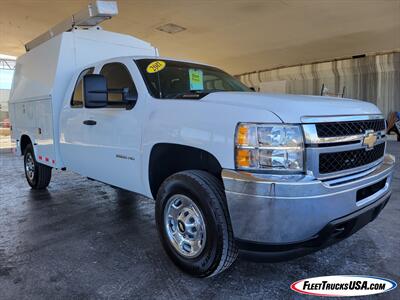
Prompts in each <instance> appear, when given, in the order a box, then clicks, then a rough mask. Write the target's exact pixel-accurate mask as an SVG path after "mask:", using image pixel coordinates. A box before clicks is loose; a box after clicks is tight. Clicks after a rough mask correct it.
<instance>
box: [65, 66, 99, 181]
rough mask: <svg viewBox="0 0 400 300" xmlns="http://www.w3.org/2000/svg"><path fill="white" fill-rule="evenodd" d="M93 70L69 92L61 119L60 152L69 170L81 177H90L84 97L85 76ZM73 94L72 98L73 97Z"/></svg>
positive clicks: (80, 76)
mask: <svg viewBox="0 0 400 300" xmlns="http://www.w3.org/2000/svg"><path fill="white" fill-rule="evenodd" d="M93 72H94V67H93V68H87V69H85V70H83V71H82V72H81V73H80V74H79V76H78V78H77V80H76V82H75V85H74V89H73V91H72V93H71V92H69V93H68V92H67V97H68V98H69V99H66V100H65V101H64V106H63V108H62V111H61V117H60V152H61V157H62V160H63V163H64V165H65V166H66V167H67V169H70V170H71V171H74V172H77V173H79V174H81V175H84V176H87V175H88V167H89V165H88V157H87V156H88V154H89V152H90V151H89V149H88V144H87V140H88V138H89V136H88V132H87V128H86V125H85V124H84V122H85V121H86V119H87V118H86V109H85V107H84V97H83V76H85V75H87V74H92V73H93ZM71 94H72V96H71Z"/></svg>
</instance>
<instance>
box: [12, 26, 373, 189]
mask: <svg viewBox="0 0 400 300" xmlns="http://www.w3.org/2000/svg"><path fill="white" fill-rule="evenodd" d="M156 55H157V50H156V49H155V48H153V47H152V46H151V45H150V44H148V43H146V42H143V41H140V40H138V39H136V38H133V37H129V36H125V35H121V34H116V33H110V32H106V31H101V30H87V31H82V30H74V31H72V32H66V33H63V34H61V35H59V36H57V37H55V38H53V39H51V40H49V41H47V42H46V43H44V44H42V45H40V46H38V47H37V48H34V49H33V50H32V51H30V52H28V53H27V54H25V55H23V56H22V57H20V58H19V59H18V61H17V67H16V72H15V77H14V82H13V87H12V91H11V97H10V113H11V122H12V127H13V131H12V137H13V139H16V140H19V139H20V138H21V136H22V135H23V134H26V135H28V136H29V137H30V139H31V140H32V141H33V142H34V143H35V146H34V149H35V155H36V159H37V160H38V161H40V162H41V163H44V164H48V165H50V166H53V167H56V168H63V167H66V168H67V169H69V170H71V171H74V172H77V173H79V174H81V175H83V176H88V177H91V178H94V179H97V180H100V181H103V182H106V183H109V184H112V185H115V186H118V187H122V188H125V189H128V190H131V191H135V192H138V193H141V194H144V195H146V196H148V197H152V195H151V191H150V186H149V178H148V169H149V166H148V164H149V157H150V153H151V150H152V148H153V146H154V145H156V144H158V143H174V144H181V145H187V146H192V147H196V148H199V149H203V150H205V151H207V152H209V153H211V154H212V155H214V156H215V158H216V159H217V160H218V161H219V163H220V165H221V166H222V168H225V169H234V133H235V128H236V125H237V123H239V122H258V123H282V122H285V123H301V117H304V116H332V115H359V114H379V113H380V111H379V109H378V108H377V107H376V106H375V105H372V104H370V103H366V102H362V101H355V100H349V99H337V98H328V97H311V96H292V95H268V94H259V93H243V92H240V93H239V92H237V93H235V92H218V93H212V94H209V95H208V96H206V97H204V98H202V99H201V100H163V99H154V98H153V97H151V96H150V94H149V93H148V91H147V88H146V86H145V83H144V81H143V79H142V77H141V75H140V73H139V70H138V68H137V67H136V64H135V63H134V59H135V58H138V57H142V56H146V57H154V58H156ZM157 59H159V57H157ZM107 62H121V63H123V64H125V65H126V67H127V68H128V70H129V72H130V73H131V75H132V79H133V81H134V83H135V85H136V88H137V90H138V101H137V103H136V105H135V107H134V108H133V109H132V110H125V109H124V108H96V109H87V108H71V107H70V99H71V95H72V92H73V89H74V85H75V82H76V80H77V77H78V75H79V73H80V72H81V71H82V70H83V69H85V68H87V67H92V66H93V67H95V72H94V73H98V72H99V71H100V69H101V67H102V65H103V64H104V63H107ZM88 119H94V120H96V121H97V125H96V126H85V125H83V123H82V122H83V120H88ZM38 128H41V129H42V133H41V134H38ZM117 154H119V155H126V156H129V157H132V158H133V160H125V159H124V160H122V159H119V158H117V157H116V155H117ZM172 155H173V154H172ZM39 156H41V157H42V159H39ZM46 157H48V158H49V161H45V160H43V158H46ZM53 159H54V163H53Z"/></svg>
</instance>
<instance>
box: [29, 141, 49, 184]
mask: <svg viewBox="0 0 400 300" xmlns="http://www.w3.org/2000/svg"><path fill="white" fill-rule="evenodd" d="M24 167H25V177H26V180H27V181H28V183H29V185H30V186H31V187H32V188H33V189H35V190H41V189H45V188H46V187H47V186H48V185H49V183H50V179H51V167H49V166H46V165H43V164H40V163H38V162H37V161H36V159H35V154H34V152H33V147H32V144H29V145H27V146H26V149H25V152H24Z"/></svg>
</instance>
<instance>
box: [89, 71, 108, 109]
mask: <svg viewBox="0 0 400 300" xmlns="http://www.w3.org/2000/svg"><path fill="white" fill-rule="evenodd" d="M83 94H84V98H85V107H86V108H100V107H105V106H107V101H108V91H107V80H106V78H105V77H104V76H103V75H98V74H90V75H85V76H84V77H83Z"/></svg>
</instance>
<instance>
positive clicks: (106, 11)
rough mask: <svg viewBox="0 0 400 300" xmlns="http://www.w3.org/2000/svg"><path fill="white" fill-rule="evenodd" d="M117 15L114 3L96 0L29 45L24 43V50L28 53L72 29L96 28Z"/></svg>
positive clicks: (115, 3)
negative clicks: (80, 27)
mask: <svg viewBox="0 0 400 300" xmlns="http://www.w3.org/2000/svg"><path fill="white" fill-rule="evenodd" d="M117 14H118V7H117V2H116V1H104V0H96V1H94V2H92V3H90V4H88V6H87V8H85V9H82V10H81V11H79V12H77V13H76V14H73V15H72V16H71V17H69V18H67V19H65V20H64V21H62V22H60V23H58V24H57V25H55V26H53V27H52V28H50V29H49V30H48V31H46V32H45V33H43V34H41V35H39V36H38V37H37V38H35V39H33V40H32V41H30V42H29V43H26V44H25V50H26V51H27V52H28V51H30V50H32V49H33V48H35V47H37V46H39V45H40V44H42V43H44V42H46V41H48V40H50V39H51V38H53V37H54V36H56V35H58V34H60V33H62V32H66V31H71V30H72V29H73V28H74V27H77V26H83V27H93V26H97V25H98V24H100V23H101V22H103V21H105V20H108V19H111V18H112V17H113V16H116V15H117Z"/></svg>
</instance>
